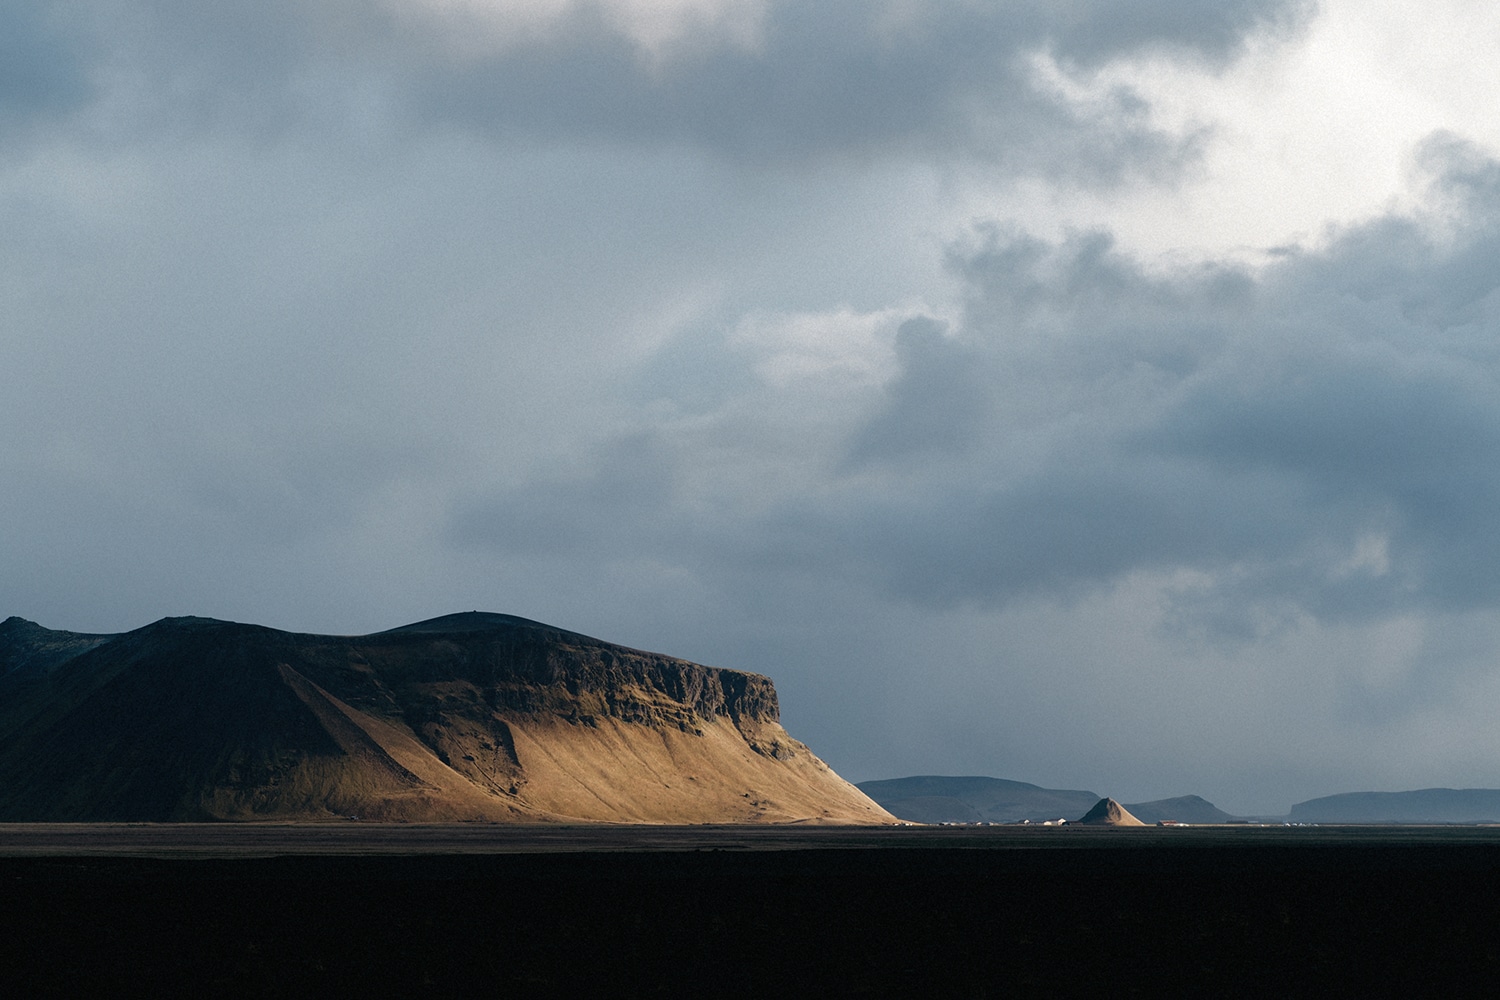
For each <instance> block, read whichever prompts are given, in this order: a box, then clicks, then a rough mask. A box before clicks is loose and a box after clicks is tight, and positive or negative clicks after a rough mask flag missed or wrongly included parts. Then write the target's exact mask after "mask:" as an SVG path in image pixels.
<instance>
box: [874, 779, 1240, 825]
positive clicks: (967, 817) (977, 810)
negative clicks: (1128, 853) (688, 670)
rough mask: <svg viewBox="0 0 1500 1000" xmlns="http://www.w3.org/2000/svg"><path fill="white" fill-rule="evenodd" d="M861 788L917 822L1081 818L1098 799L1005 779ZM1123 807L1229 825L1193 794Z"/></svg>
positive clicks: (1153, 816)
mask: <svg viewBox="0 0 1500 1000" xmlns="http://www.w3.org/2000/svg"><path fill="white" fill-rule="evenodd" d="M858 787H859V790H860V791H862V792H864V793H865V794H866V795H868V796H869V797H870V798H872V799H874V800H875V801H876V802H878V803H880V805H881V806H882V807H883V808H885V809H886V810H887V811H888V812H890V813H891V814H892V815H895V816H900V817H901V818H902V819H907V820H913V821H915V822H918V823H1019V822H1021V821H1022V820H1030V821H1032V822H1040V821H1042V820H1049V819H1072V818H1073V817H1075V816H1081V815H1083V814H1084V813H1085V812H1086V811H1088V810H1089V809H1090V808H1092V807H1093V806H1094V804H1095V803H1097V802H1098V801H1099V795H1098V794H1097V793H1095V792H1085V791H1072V790H1063V789H1057V788H1041V787H1038V786H1037V785H1030V784H1027V783H1026V782H1024V781H1007V780H1005V779H1003V778H982V777H944V776H941V775H933V774H928V775H920V776H918V777H913V778H888V779H884V780H880V781H861V782H860V783H859V786H858ZM1125 808H1126V809H1127V810H1128V811H1130V812H1131V813H1133V814H1134V815H1135V816H1137V817H1139V818H1140V819H1141V820H1142V821H1144V822H1146V823H1159V822H1161V821H1162V820H1176V821H1177V822H1179V823H1227V822H1229V821H1230V820H1231V819H1232V818H1233V817H1231V816H1230V815H1229V814H1228V813H1226V812H1224V811H1222V810H1220V809H1218V808H1215V806H1214V804H1213V803H1212V802H1208V801H1206V800H1204V799H1201V798H1199V797H1198V796H1196V795H1183V796H1180V797H1178V798H1175V799H1157V800H1156V801H1155V802H1142V803H1139V804H1135V805H1127V806H1125Z"/></svg>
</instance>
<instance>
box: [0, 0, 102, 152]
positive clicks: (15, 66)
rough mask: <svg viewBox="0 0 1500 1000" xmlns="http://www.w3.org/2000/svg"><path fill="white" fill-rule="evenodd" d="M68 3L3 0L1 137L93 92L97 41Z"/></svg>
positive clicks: (63, 110)
mask: <svg viewBox="0 0 1500 1000" xmlns="http://www.w3.org/2000/svg"><path fill="white" fill-rule="evenodd" d="M74 21H75V18H74V17H73V16H72V14H71V12H69V11H68V8H67V7H66V6H61V5H60V6H57V7H48V6H43V5H38V4H35V3H28V2H26V0H0V142H3V141H4V140H6V139H8V138H9V137H10V136H9V133H11V132H12V131H13V130H18V129H23V128H25V127H26V126H28V125H31V124H34V123H36V122H38V121H42V120H46V119H50V118H56V117H58V116H60V115H64V114H66V113H68V112H70V111H72V110H74V109H76V108H78V107H79V106H81V105H82V104H83V103H85V102H86V101H87V100H88V99H89V97H90V96H92V94H93V93H94V82H93V79H92V76H91V68H92V67H91V62H92V60H93V58H94V57H96V56H97V53H98V48H99V47H98V46H97V44H96V42H95V40H94V39H93V38H91V37H90V35H89V34H88V33H87V32H86V31H85V30H83V29H82V28H81V27H80V26H79V25H77V24H75V23H74Z"/></svg>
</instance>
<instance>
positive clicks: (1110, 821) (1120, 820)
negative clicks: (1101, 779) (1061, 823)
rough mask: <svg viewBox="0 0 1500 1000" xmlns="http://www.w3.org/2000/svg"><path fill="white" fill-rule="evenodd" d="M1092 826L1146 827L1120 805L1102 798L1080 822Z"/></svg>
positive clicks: (1109, 799)
mask: <svg viewBox="0 0 1500 1000" xmlns="http://www.w3.org/2000/svg"><path fill="white" fill-rule="evenodd" d="M1078 822H1079V823H1086V824H1089V825H1091V826H1145V825H1146V824H1145V823H1142V822H1141V821H1140V820H1138V819H1136V818H1135V817H1134V816H1132V815H1131V814H1130V810H1129V809H1126V808H1125V807H1124V806H1122V805H1120V803H1118V802H1116V801H1115V800H1114V799H1111V798H1102V799H1100V800H1099V801H1098V802H1096V803H1095V804H1094V808H1092V809H1090V810H1089V811H1088V812H1086V813H1084V814H1083V817H1082V818H1081V819H1079V820H1078Z"/></svg>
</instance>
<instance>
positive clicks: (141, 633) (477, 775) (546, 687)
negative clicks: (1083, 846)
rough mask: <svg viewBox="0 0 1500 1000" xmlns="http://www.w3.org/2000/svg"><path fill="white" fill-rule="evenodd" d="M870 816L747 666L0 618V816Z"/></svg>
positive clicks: (420, 633)
mask: <svg viewBox="0 0 1500 1000" xmlns="http://www.w3.org/2000/svg"><path fill="white" fill-rule="evenodd" d="M339 816H359V817H361V818H365V819H372V820H373V819H379V820H401V821H414V822H417V821H420V822H443V821H458V820H478V821H500V822H507V821H509V822H532V821H568V820H582V821H597V822H644V823H701V822H720V823H728V822H798V821H802V822H843V823H860V822H864V823H881V822H890V821H891V817H890V816H889V815H888V814H886V813H885V812H884V811H883V810H881V809H880V808H879V807H878V806H876V805H875V803H873V802H871V801H870V800H869V799H868V798H867V797H865V796H864V795H863V794H862V793H860V792H859V791H858V790H857V789H855V788H854V787H853V786H852V785H850V784H848V783H847V782H845V781H844V780H843V779H841V778H839V777H838V775H836V774H834V773H833V771H832V770H830V769H829V768H828V766H827V765H826V764H824V763H823V762H822V761H821V760H819V759H818V758H817V757H816V756H814V755H813V754H812V752H811V751H809V750H808V749H807V747H805V746H803V745H802V744H801V743H799V742H797V741H796V740H794V739H792V738H791V737H790V736H789V735H787V733H786V731H785V730H784V729H782V727H781V725H780V722H779V709H778V706H777V702H776V692H775V689H774V687H773V686H772V684H771V682H770V680H769V679H768V678H766V677H763V676H761V675H759V674H752V673H745V672H741V671H735V670H721V669H716V668H712V667H705V666H700V665H698V664H695V663H690V662H688V661H686V660H679V659H675V658H672V657H667V656H661V655H658V654H655V653H648V652H643V651H641V650H635V649H628V648H626V647H623V646H617V645H614V644H612V643H607V642H603V641H601V640H598V639H592V638H589V637H587V636H583V635H579V634H577V633H573V632H567V631H564V630H562V629H556V628H553V627H551V626H548V625H544V624H541V623H539V622H533V621H528V620H526V619H524V618H515V617H512V616H509V615H497V614H484V613H479V612H472V613H468V614H459V615H449V616H445V617H443V618H436V619H433V620H431V621H427V622H418V623H415V624H413V625H408V626H404V627H401V628H397V629H392V630H390V631H387V632H379V633H375V634H373V635H367V636H320V635H304V634H295V633H289V632H281V631H277V630H275V629H269V628H263V627H261V626H257V625H242V624H236V623H232V622H222V621H216V620H212V619H204V618H166V619H163V620H161V621H159V622H155V623H153V624H151V625H147V626H146V627H144V628H141V629H137V630H135V631H133V632H128V633H123V634H120V635H112V636H99V635H83V634H78V633H71V632H57V631H52V630H49V629H45V628H42V627H41V626H38V625H36V624H34V623H32V622H27V621H24V620H23V619H20V618H10V619H8V620H6V621H5V622H4V623H0V820H11V821H17V820H20V821H27V820H78V821H88V820H145V821H181V820H205V819H228V820H251V819H328V818H334V817H339Z"/></svg>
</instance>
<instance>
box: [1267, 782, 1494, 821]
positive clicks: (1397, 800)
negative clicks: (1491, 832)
mask: <svg viewBox="0 0 1500 1000" xmlns="http://www.w3.org/2000/svg"><path fill="white" fill-rule="evenodd" d="M1287 818H1288V819H1289V820H1290V821H1291V822H1293V823H1500V789H1494V788H1423V789H1420V790H1418V791H1413V792H1345V793H1343V794H1341V795H1326V796H1324V797H1322V798H1318V799H1309V800H1308V801H1306V802H1298V803H1297V804H1296V805H1294V806H1292V811H1291V814H1290V815H1289V816H1288V817H1287Z"/></svg>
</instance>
